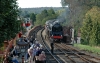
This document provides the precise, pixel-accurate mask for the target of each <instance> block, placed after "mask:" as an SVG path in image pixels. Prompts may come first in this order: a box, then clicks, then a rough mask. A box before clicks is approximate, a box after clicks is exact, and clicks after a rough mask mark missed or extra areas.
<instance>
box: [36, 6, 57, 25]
mask: <svg viewBox="0 0 100 63" xmlns="http://www.w3.org/2000/svg"><path fill="white" fill-rule="evenodd" d="M57 16H58V14H56V13H55V12H54V10H53V9H52V8H51V9H50V10H46V9H45V10H43V11H42V12H41V13H40V14H37V15H36V22H35V25H38V24H39V25H44V24H45V22H46V21H47V20H50V19H55V18H57Z"/></svg>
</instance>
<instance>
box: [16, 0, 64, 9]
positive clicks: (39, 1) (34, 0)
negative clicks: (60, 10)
mask: <svg viewBox="0 0 100 63" xmlns="http://www.w3.org/2000/svg"><path fill="white" fill-rule="evenodd" d="M17 2H18V6H19V7H21V8H33V7H62V6H61V3H60V2H61V0H17Z"/></svg>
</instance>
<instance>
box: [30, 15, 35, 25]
mask: <svg viewBox="0 0 100 63" xmlns="http://www.w3.org/2000/svg"><path fill="white" fill-rule="evenodd" d="M30 18H31V20H32V24H34V22H35V21H36V15H35V14H34V13H31V15H30Z"/></svg>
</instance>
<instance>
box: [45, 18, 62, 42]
mask: <svg viewBox="0 0 100 63" xmlns="http://www.w3.org/2000/svg"><path fill="white" fill-rule="evenodd" d="M45 29H46V33H47V35H48V37H49V38H51V39H53V41H61V40H62V38H63V27H62V26H61V24H60V23H59V22H58V21H57V20H49V21H47V22H46V26H45Z"/></svg>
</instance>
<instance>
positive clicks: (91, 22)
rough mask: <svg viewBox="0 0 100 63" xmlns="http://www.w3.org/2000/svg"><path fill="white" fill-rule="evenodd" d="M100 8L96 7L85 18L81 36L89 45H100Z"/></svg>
mask: <svg viewBox="0 0 100 63" xmlns="http://www.w3.org/2000/svg"><path fill="white" fill-rule="evenodd" d="M99 10H100V8H99V7H96V6H94V7H93V8H92V9H91V10H89V11H88V12H87V13H86V15H85V18H84V21H83V26H82V28H81V36H82V39H83V40H87V42H88V43H89V45H91V46H95V45H99V44H100V43H99V41H100V33H99V32H100V22H99V21H100V11H99Z"/></svg>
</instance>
